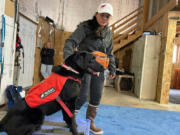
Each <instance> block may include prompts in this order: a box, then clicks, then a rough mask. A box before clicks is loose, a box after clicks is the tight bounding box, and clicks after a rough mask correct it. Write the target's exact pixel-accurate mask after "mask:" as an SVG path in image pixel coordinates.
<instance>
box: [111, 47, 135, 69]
mask: <svg viewBox="0 0 180 135" xmlns="http://www.w3.org/2000/svg"><path fill="white" fill-rule="evenodd" d="M114 56H115V58H118V59H119V65H118V68H119V69H124V70H125V71H128V72H130V67H131V59H132V45H129V46H127V47H126V48H123V49H121V50H119V51H117V52H116V53H115V54H114Z"/></svg>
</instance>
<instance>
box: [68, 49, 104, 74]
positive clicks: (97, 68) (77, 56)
mask: <svg viewBox="0 0 180 135" xmlns="http://www.w3.org/2000/svg"><path fill="white" fill-rule="evenodd" d="M65 64H66V65H69V66H71V67H72V68H74V69H75V70H77V71H78V72H80V73H81V72H89V73H91V74H96V73H98V72H102V71H104V70H105V67H104V66H103V65H102V64H100V63H99V62H98V61H97V59H96V55H94V54H92V53H89V52H84V51H83V52H75V53H74V54H72V55H71V56H69V57H68V58H67V59H66V60H65Z"/></svg>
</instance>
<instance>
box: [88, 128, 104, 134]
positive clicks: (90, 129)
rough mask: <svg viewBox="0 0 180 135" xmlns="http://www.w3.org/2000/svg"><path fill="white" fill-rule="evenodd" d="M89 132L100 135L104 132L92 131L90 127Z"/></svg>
mask: <svg viewBox="0 0 180 135" xmlns="http://www.w3.org/2000/svg"><path fill="white" fill-rule="evenodd" d="M90 132H92V133H93V134H95V135H102V134H103V133H104V132H103V131H101V132H94V131H93V130H91V129H90Z"/></svg>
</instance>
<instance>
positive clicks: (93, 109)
mask: <svg viewBox="0 0 180 135" xmlns="http://www.w3.org/2000/svg"><path fill="white" fill-rule="evenodd" d="M97 109H98V107H97V106H93V105H91V104H89V105H88V108H87V111H86V118H87V119H89V120H90V121H91V123H90V132H92V133H93V134H95V135H100V134H103V130H102V129H100V128H97V127H96V125H95V124H94V119H95V117H96V114H97Z"/></svg>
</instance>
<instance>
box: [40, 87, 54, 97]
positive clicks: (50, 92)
mask: <svg viewBox="0 0 180 135" xmlns="http://www.w3.org/2000/svg"><path fill="white" fill-rule="evenodd" d="M55 91H56V89H55V88H54V87H52V88H50V89H48V90H47V91H45V92H43V93H42V94H41V95H40V98H42V99H43V98H45V97H47V96H48V95H50V94H52V93H53V92H55Z"/></svg>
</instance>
